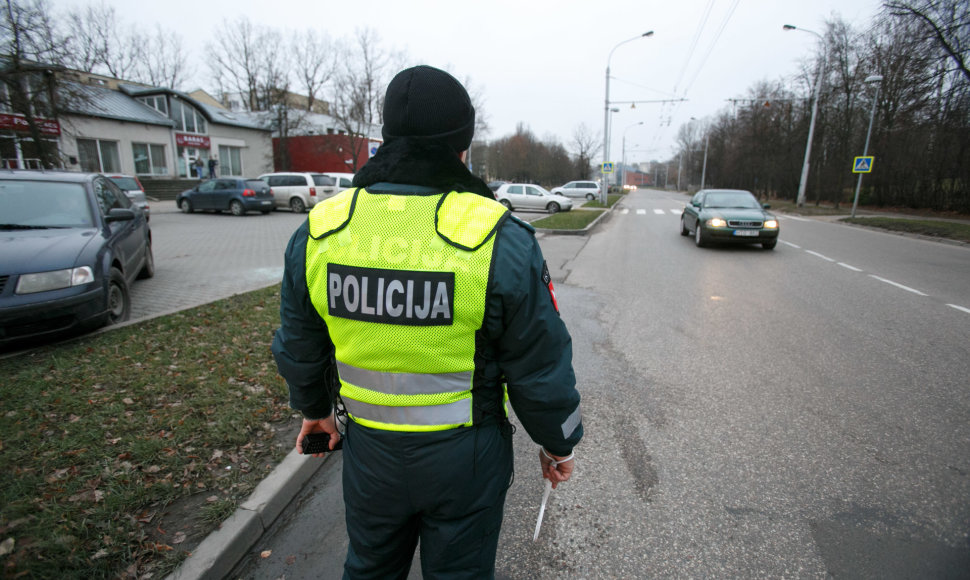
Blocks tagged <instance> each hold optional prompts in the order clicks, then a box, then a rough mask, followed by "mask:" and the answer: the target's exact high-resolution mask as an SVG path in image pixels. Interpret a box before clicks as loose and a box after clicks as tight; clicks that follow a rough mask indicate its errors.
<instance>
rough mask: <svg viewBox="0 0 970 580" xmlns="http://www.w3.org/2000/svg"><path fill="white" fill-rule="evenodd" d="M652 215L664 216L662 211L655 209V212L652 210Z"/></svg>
mask: <svg viewBox="0 0 970 580" xmlns="http://www.w3.org/2000/svg"><path fill="white" fill-rule="evenodd" d="M653 213H655V214H657V215H664V213H665V212H664V210H662V209H655V210H653Z"/></svg>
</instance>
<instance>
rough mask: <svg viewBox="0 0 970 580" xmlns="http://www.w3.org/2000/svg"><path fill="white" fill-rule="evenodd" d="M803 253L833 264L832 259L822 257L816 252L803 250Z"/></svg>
mask: <svg viewBox="0 0 970 580" xmlns="http://www.w3.org/2000/svg"><path fill="white" fill-rule="evenodd" d="M805 253H807V254H811V255H813V256H815V257H816V258H822V259H823V260H827V261H829V262H834V261H835V260H833V259H832V258H829V257H828V256H823V255H822V254H819V253H818V252H813V251H811V250H805Z"/></svg>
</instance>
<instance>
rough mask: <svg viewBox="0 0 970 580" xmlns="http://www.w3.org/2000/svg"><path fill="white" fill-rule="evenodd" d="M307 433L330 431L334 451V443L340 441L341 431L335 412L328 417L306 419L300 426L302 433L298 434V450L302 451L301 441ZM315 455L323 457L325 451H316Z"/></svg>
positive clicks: (331, 446) (331, 447)
mask: <svg viewBox="0 0 970 580" xmlns="http://www.w3.org/2000/svg"><path fill="white" fill-rule="evenodd" d="M307 433H328V434H329V435H330V442H329V443H330V450H331V451H333V447H334V445H336V444H337V442H338V441H340V431H339V430H338V429H337V421H336V419H335V418H334V414H333V413H330V416H329V417H327V418H326V419H304V420H303V425H301V426H300V434H299V435H297V436H296V450H297V451H298V452H300V451H302V449H301V446H300V442H301V441H303V438H304V437H306V435H307ZM313 456H314V457H323V456H324V454H323V453H314V454H313Z"/></svg>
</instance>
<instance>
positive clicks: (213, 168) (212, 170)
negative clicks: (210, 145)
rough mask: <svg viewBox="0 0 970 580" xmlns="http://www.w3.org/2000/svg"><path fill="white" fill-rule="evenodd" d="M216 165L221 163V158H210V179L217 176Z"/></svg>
mask: <svg viewBox="0 0 970 580" xmlns="http://www.w3.org/2000/svg"><path fill="white" fill-rule="evenodd" d="M216 165H219V160H218V159H216V158H215V157H210V158H209V179H215V178H216Z"/></svg>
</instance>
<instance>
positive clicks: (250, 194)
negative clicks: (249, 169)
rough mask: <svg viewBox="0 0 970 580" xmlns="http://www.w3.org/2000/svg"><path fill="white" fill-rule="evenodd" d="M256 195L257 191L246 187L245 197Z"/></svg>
mask: <svg viewBox="0 0 970 580" xmlns="http://www.w3.org/2000/svg"><path fill="white" fill-rule="evenodd" d="M255 196H256V192H255V191H253V190H251V189H244V190H243V197H255Z"/></svg>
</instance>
